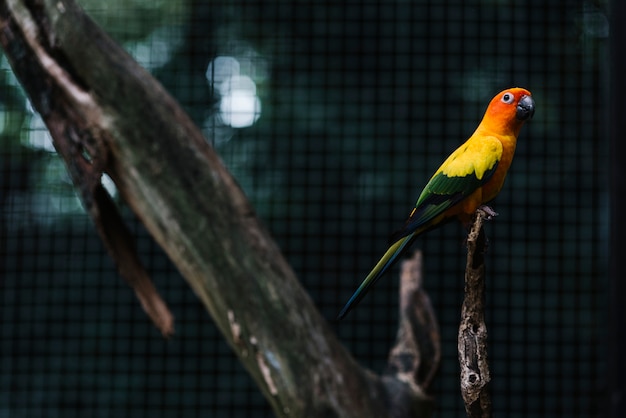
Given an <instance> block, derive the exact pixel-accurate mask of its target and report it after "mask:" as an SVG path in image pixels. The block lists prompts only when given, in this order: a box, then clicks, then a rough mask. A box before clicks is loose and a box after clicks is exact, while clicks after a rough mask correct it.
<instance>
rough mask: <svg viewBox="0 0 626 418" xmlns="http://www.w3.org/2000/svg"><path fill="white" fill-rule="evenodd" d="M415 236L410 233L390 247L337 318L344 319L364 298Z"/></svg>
mask: <svg viewBox="0 0 626 418" xmlns="http://www.w3.org/2000/svg"><path fill="white" fill-rule="evenodd" d="M414 237H415V233H412V234H409V235H407V236H405V237H403V238H400V239H399V240H397V241H396V242H395V243H393V244H392V245H391V246H390V247H389V249H388V250H387V252H385V254H384V255H383V256H382V258H381V259H380V261H378V263H377V264H376V265H375V266H374V268H373V269H372V271H371V272H370V273H369V274H368V275H367V277H366V278H365V280H363V282H362V283H361V285H360V286H359V288H358V289H357V290H356V291H355V292H354V293H353V294H352V297H350V300H348V302H347V303H346V305H345V306H344V307H343V309H342V310H341V312H339V315H338V316H337V319H343V318H344V317H345V316H346V315H347V314H348V312H350V311H351V310H352V308H354V307H355V306H356V305H357V304H358V303H359V302H360V301H361V299H363V297H364V296H365V295H366V294H367V292H368V291H369V290H370V288H371V287H372V286H373V285H374V283H376V282H377V281H378V279H380V278H381V276H382V275H383V274H384V273H385V272H386V271H387V270H389V268H390V267H391V266H392V265H393V264H394V263H395V262H396V260H397V258H398V256H399V255H400V254H402V252H403V250H404V249H405V248H406V247H407V246H408V245H409V244H410V243H411V241H413V238H414Z"/></svg>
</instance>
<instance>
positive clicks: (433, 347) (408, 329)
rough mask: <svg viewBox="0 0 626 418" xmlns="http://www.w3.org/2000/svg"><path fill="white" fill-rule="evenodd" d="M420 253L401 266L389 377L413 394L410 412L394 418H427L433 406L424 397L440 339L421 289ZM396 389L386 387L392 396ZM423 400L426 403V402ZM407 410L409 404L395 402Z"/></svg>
mask: <svg viewBox="0 0 626 418" xmlns="http://www.w3.org/2000/svg"><path fill="white" fill-rule="evenodd" d="M422 272H423V269H422V252H421V251H419V250H417V251H415V253H414V254H413V256H412V257H411V258H410V259H407V260H405V261H403V262H402V264H401V266H400V322H399V326H398V335H397V338H396V344H395V345H394V347H393V348H392V349H391V351H390V352H389V361H388V369H389V370H388V375H389V376H392V377H393V380H394V381H397V382H404V383H406V384H407V385H408V386H409V387H410V388H412V391H413V392H414V393H415V394H416V396H415V397H414V399H419V400H420V402H418V403H416V404H413V405H414V408H413V410H411V411H406V413H405V414H404V415H402V414H398V415H395V416H428V415H430V414H431V413H432V407H433V402H432V400H431V399H430V398H429V397H428V396H426V395H425V393H424V391H425V390H426V389H428V387H429V385H430V383H431V382H432V380H433V378H434V377H435V373H436V372H437V369H438V367H439V360H440V359H441V338H440V334H439V326H438V324H437V318H436V316H435V311H434V309H433V307H432V304H431V302H430V298H429V297H428V294H427V293H426V291H425V290H424V287H423V278H422V276H423V274H422ZM394 387H395V385H393V384H390V385H388V391H389V393H390V394H391V395H392V396H393V395H394V394H395V395H401V396H402V392H397V391H394V390H393V388H394ZM424 400H426V401H428V402H425V401H424ZM395 404H397V405H404V406H410V405H412V404H411V403H410V402H396V403H395Z"/></svg>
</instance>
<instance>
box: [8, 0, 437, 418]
mask: <svg viewBox="0 0 626 418" xmlns="http://www.w3.org/2000/svg"><path fill="white" fill-rule="evenodd" d="M0 24H1V25H2V31H1V35H0V38H1V39H0V42H1V43H2V46H3V48H4V50H5V53H6V55H7V56H8V58H9V60H10V62H11V65H12V67H13V69H14V71H15V73H16V74H17V76H18V78H19V79H20V81H21V83H22V84H23V86H24V88H25V89H26V91H27V93H28V95H29V96H30V99H31V102H32V103H33V105H34V106H35V108H36V109H37V110H38V111H39V112H40V113H41V115H42V117H43V118H44V120H45V122H46V124H47V126H48V128H49V129H50V132H51V134H52V136H53V139H54V143H55V146H56V148H57V150H58V151H59V154H61V156H62V157H63V158H64V159H65V161H66V163H67V165H68V169H69V171H70V174H71V175H72V178H73V180H74V182H75V184H76V186H77V188H78V189H79V191H80V195H81V197H82V199H83V203H84V205H85V207H86V209H87V210H88V212H89V213H90V215H91V216H92V217H93V219H94V222H95V224H96V226H97V230H98V232H99V233H100V236H101V237H102V239H103V241H104V243H105V245H106V246H107V248H108V250H109V252H110V253H111V255H112V256H113V257H114V258H115V259H116V262H117V263H118V267H119V269H120V273H121V274H122V275H123V276H124V277H125V278H126V279H127V280H128V281H129V283H130V284H131V285H132V286H133V287H134V288H135V291H136V292H137V294H138V295H139V297H140V298H141V299H142V304H143V305H144V307H145V308H146V310H147V312H148V313H149V314H150V315H151V317H152V318H153V319H154V320H155V322H156V323H157V326H159V328H161V330H162V331H163V332H164V333H165V334H169V333H171V332H172V329H173V328H172V317H171V315H170V314H169V311H168V310H167V307H166V306H165V304H164V303H163V302H162V301H161V299H160V298H159V297H158V295H157V294H156V292H155V290H154V289H153V288H152V287H151V284H150V281H149V278H148V277H147V275H146V274H145V270H143V268H142V267H141V263H140V262H139V260H138V258H137V257H136V255H135V254H134V250H133V248H132V246H131V245H129V241H130V239H129V234H128V231H127V230H126V229H125V227H124V226H123V223H122V221H121V218H120V217H119V216H118V215H117V212H116V208H115V205H113V202H111V200H110V198H109V197H108V195H107V194H106V192H105V191H104V189H103V188H102V186H101V185H100V177H101V174H102V172H106V173H107V174H109V175H110V177H111V178H112V179H113V180H114V182H115V183H116V185H117V187H118V190H119V192H120V195H121V197H122V198H123V199H124V200H125V201H126V203H127V204H128V205H129V206H130V208H131V209H132V210H133V211H134V213H135V214H136V215H137V217H138V218H139V219H140V220H141V222H142V223H143V224H144V225H145V226H146V228H147V230H148V231H149V232H150V233H151V234H152V236H153V237H154V239H155V240H156V241H157V242H158V243H159V245H161V247H162V248H163V249H164V250H165V251H166V253H167V254H168V256H169V257H170V258H171V260H172V261H173V263H174V264H175V265H176V266H177V268H178V269H179V270H180V272H181V273H182V275H183V276H184V278H185V279H186V280H187V282H188V283H189V285H190V286H191V287H192V288H193V290H194V291H195V293H196V294H197V296H198V297H199V299H200V300H201V302H202V303H203V304H204V306H205V307H206V309H207V310H208V312H209V313H210V314H211V316H212V317H213V319H214V321H215V323H216V324H217V326H218V327H219V328H220V330H221V331H222V333H223V334H224V337H225V338H226V339H227V340H228V342H229V343H230V345H231V346H232V348H233V350H234V351H235V353H236V354H237V355H238V356H239V359H240V360H241V362H242V363H243V364H244V366H245V367H246V369H247V370H248V371H249V373H250V374H251V375H252V376H253V378H254V379H255V381H256V382H257V383H258V385H259V387H260V389H261V390H262V392H263V393H264V394H265V396H266V398H267V399H268V400H269V402H270V403H271V404H272V406H273V408H274V410H275V411H276V414H277V416H296V417H303V416H307V417H332V416H336V417H359V418H364V417H385V416H396V417H403V416H427V415H429V412H428V410H429V408H430V402H429V401H428V400H427V398H426V396H424V395H423V393H422V387H420V385H421V384H422V383H428V382H429V381H430V378H431V377H432V369H433V368H436V366H437V364H436V363H437V360H436V359H438V355H439V353H438V346H436V347H437V350H434V351H437V352H435V353H434V354H429V355H430V356H431V358H430V359H426V360H424V361H422V362H421V365H420V361H419V358H418V360H417V361H416V363H417V364H413V365H412V366H410V367H409V369H411V370H408V371H407V370H398V368H395V370H396V372H398V373H401V374H402V376H400V377H399V375H398V374H393V375H389V376H386V377H385V378H381V377H378V376H376V375H374V374H372V373H370V372H368V371H367V370H364V369H363V368H361V367H360V366H359V365H358V364H357V363H356V362H355V361H354V360H353V358H352V357H351V356H350V354H349V353H348V352H347V351H346V350H345V349H344V347H343V346H342V345H341V344H340V343H339V342H338V340H337V338H336V337H335V335H334V334H333V333H332V332H331V330H330V328H329V326H328V325H327V322H326V321H325V319H324V318H322V317H321V315H320V314H319V313H318V311H317V309H316V308H315V307H314V305H313V303H312V302H311V299H310V298H309V297H308V295H307V294H306V292H305V291H304V290H303V288H302V287H301V286H300V284H299V282H298V280H297V279H296V277H295V275H294V272H293V271H292V269H291V268H290V267H289V265H288V264H287V262H286V261H285V260H284V258H283V257H282V255H281V253H280V251H279V250H278V248H277V246H276V244H275V243H274V242H273V241H272V239H271V238H270V235H269V234H268V232H267V231H266V230H265V228H263V226H262V225H261V224H260V223H259V221H258V219H257V217H256V216H255V213H254V210H253V208H252V207H251V206H250V204H249V203H248V201H247V199H246V198H245V196H244V195H243V193H242V191H241V189H240V188H239V186H238V185H237V183H236V181H235V180H234V179H233V178H232V176H231V175H230V174H229V173H228V171H227V170H226V168H225V167H224V165H223V164H222V162H221V161H220V159H219V158H218V156H217V155H216V153H215V152H214V150H213V149H212V148H211V147H210V146H209V145H208V144H207V142H206V141H205V139H204V138H203V137H202V135H201V133H200V132H199V130H198V129H197V128H196V127H195V126H194V124H193V123H192V122H191V120H190V119H189V117H188V116H187V115H186V114H185V113H184V112H183V111H182V110H181V108H180V107H179V105H178V104H177V103H176V102H175V101H174V100H173V99H172V98H171V97H170V96H169V95H168V94H167V92H166V91H164V89H163V88H162V86H161V85H160V84H159V83H158V82H156V81H155V80H154V79H153V78H152V77H151V76H150V74H148V73H147V72H146V71H144V70H143V69H142V68H141V67H140V66H139V65H138V64H137V63H135V62H134V61H133V60H132V58H131V57H130V56H129V55H128V54H126V53H125V52H124V51H123V50H122V49H121V48H120V47H119V46H117V45H116V44H115V43H114V42H113V41H112V40H111V39H110V38H109V37H108V36H106V34H104V33H103V32H102V30H101V29H100V28H98V27H97V25H95V24H94V23H93V22H92V20H91V19H90V18H89V17H87V16H86V15H85V14H84V12H83V11H82V10H81V9H80V8H79V7H78V6H76V5H75V4H74V3H73V1H72V0H38V1H35V0H30V1H28V0H2V1H0ZM420 298H423V296H420ZM418 299H419V298H418ZM418 309H422V308H418ZM432 320H433V321H434V319H432ZM414 323H415V321H413V322H412V324H414ZM426 325H427V326H432V325H433V324H432V323H431V324H430V325H428V324H426ZM401 329H402V327H401ZM434 329H436V326H435V328H434ZM409 334H410V333H409ZM413 334H414V335H415V334H420V333H419V332H415V333H413ZM422 334H423V333H422ZM430 334H433V333H430ZM434 334H436V333H434ZM406 338H409V337H406V336H404V337H403V336H401V337H400V340H403V342H402V344H401V345H402V346H410V345H411V344H406V341H404V340H406ZM410 338H415V337H410ZM420 338H421V337H420ZM428 338H433V337H432V335H431V336H430V337H428ZM431 342H432V341H431ZM428 343H429V342H428V341H426V342H425V344H428ZM420 344H423V343H422V342H420V341H418V342H417V343H414V344H413V345H417V346H419V345H420ZM411 350H413V351H411ZM409 351H411V353H412V354H413V355H415V356H417V355H419V350H418V351H417V353H418V354H416V352H415V349H414V348H413V349H409ZM422 351H423V352H429V351H430V352H433V350H428V349H427V350H422ZM433 359H435V360H434V361H433ZM414 363H415V362H414ZM418 367H422V368H424V367H426V368H428V370H425V371H424V370H421V371H420V373H417V370H415V368H418ZM411 371H412V372H411ZM407 376H408V377H407ZM417 376H428V379H429V380H428V382H420V381H419V378H418V377H417ZM422 386H423V385H422ZM391 393H392V394H393V395H394V396H390V394H391ZM409 414H410V415H409Z"/></svg>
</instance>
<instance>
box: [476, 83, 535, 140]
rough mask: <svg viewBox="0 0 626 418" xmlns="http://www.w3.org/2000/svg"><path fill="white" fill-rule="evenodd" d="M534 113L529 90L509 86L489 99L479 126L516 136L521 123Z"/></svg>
mask: <svg viewBox="0 0 626 418" xmlns="http://www.w3.org/2000/svg"><path fill="white" fill-rule="evenodd" d="M534 114H535V101H534V100H533V98H532V95H531V94H530V92H529V91H528V90H526V89H522V88H517V87H516V88H511V89H507V90H504V91H501V92H500V93H498V94H496V96H495V97H494V98H493V99H491V102H490V103H489V106H488V107H487V111H486V112H485V116H484V117H483V121H482V122H481V126H482V127H483V128H486V129H487V130H489V131H493V132H495V133H500V134H513V135H515V136H516V137H517V135H518V134H519V131H520V129H521V128H522V125H523V124H524V122H526V121H527V120H529V119H531V118H532V117H533V115H534Z"/></svg>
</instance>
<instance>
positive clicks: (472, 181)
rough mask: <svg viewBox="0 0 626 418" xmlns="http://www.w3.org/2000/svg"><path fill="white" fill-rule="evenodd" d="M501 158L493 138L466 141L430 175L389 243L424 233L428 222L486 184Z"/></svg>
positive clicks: (500, 145) (498, 143)
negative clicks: (409, 212)
mask: <svg viewBox="0 0 626 418" xmlns="http://www.w3.org/2000/svg"><path fill="white" fill-rule="evenodd" d="M501 157H502V143H501V142H500V141H499V140H498V139H497V138H495V137H485V138H481V139H480V141H472V140H468V141H467V142H466V143H465V144H464V145H462V146H461V147H459V148H458V149H457V150H456V151H455V152H453V153H452V154H451V155H450V157H448V159H447V160H446V161H444V163H443V164H442V165H441V167H440V168H439V170H437V172H436V173H435V175H433V177H432V178H431V179H430V181H429V182H428V184H427V185H426V187H424V190H423V191H422V193H421V194H420V196H419V198H418V199H417V203H416V204H415V209H413V212H412V213H411V216H410V217H409V219H407V221H406V223H405V225H404V227H403V228H402V229H401V230H399V231H397V232H395V233H394V234H393V235H392V236H391V239H390V241H391V242H395V241H397V240H398V239H400V238H402V237H405V236H407V235H410V234H413V233H415V232H416V231H418V230H419V232H420V233H421V232H423V231H425V230H428V229H429V223H430V222H432V221H434V220H436V219H437V218H438V217H440V216H442V215H444V213H445V212H446V210H448V209H450V208H451V207H452V206H454V205H456V204H457V203H459V202H460V201H462V200H463V199H464V198H466V197H467V196H469V195H471V194H472V193H473V192H474V191H476V189H478V188H479V187H482V186H483V185H484V184H485V183H487V182H488V181H489V179H491V177H492V176H493V173H495V171H496V169H497V168H498V163H499V162H500V158H501ZM437 224H438V223H437ZM431 226H433V227H434V226H436V225H431Z"/></svg>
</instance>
